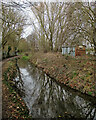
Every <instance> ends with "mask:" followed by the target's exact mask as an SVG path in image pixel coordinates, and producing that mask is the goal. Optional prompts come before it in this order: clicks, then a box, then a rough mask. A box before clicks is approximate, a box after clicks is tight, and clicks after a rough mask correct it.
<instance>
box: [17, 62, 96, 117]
mask: <svg viewBox="0 0 96 120" xmlns="http://www.w3.org/2000/svg"><path fill="white" fill-rule="evenodd" d="M22 63H23V62H22V61H19V67H20V68H18V70H19V71H20V72H19V73H20V75H18V76H17V78H16V81H17V79H18V80H19V82H20V83H21V84H20V85H21V86H22V87H21V89H23V91H24V93H25V96H23V99H24V100H25V103H26V104H27V106H28V108H29V110H30V114H31V115H32V117H33V118H37V117H40V118H41V117H47V118H48V117H49V118H50V117H51V118H52V117H58V116H62V117H75V118H94V119H95V117H96V106H95V105H94V104H93V103H92V101H89V100H88V99H87V98H86V96H85V97H82V96H80V95H78V94H77V92H76V93H75V92H74V91H72V90H70V89H68V88H67V87H61V86H60V85H58V84H57V83H56V82H54V80H52V79H51V78H50V77H48V76H47V75H46V74H44V73H43V72H42V71H41V70H39V69H38V68H36V67H35V66H34V65H30V64H29V63H23V64H22Z"/></svg>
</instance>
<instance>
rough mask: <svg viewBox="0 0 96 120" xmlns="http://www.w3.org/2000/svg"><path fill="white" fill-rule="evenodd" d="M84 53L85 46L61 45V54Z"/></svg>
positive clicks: (74, 54)
mask: <svg viewBox="0 0 96 120" xmlns="http://www.w3.org/2000/svg"><path fill="white" fill-rule="evenodd" d="M85 54H86V46H85V45H82V46H63V47H62V55H70V56H73V57H75V56H82V55H85Z"/></svg>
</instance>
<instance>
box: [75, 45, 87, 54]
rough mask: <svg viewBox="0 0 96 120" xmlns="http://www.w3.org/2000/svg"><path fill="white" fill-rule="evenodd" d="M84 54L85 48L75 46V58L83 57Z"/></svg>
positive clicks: (83, 46)
mask: <svg viewBox="0 0 96 120" xmlns="http://www.w3.org/2000/svg"><path fill="white" fill-rule="evenodd" d="M85 54H86V46H85V45H82V46H76V48H75V56H83V55H85Z"/></svg>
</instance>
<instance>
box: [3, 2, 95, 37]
mask: <svg viewBox="0 0 96 120" xmlns="http://www.w3.org/2000/svg"><path fill="white" fill-rule="evenodd" d="M2 1H4V2H11V1H15V2H17V3H20V4H23V3H25V2H26V1H31V2H56V1H59V2H77V1H78V0H2ZM79 1H80V0H79ZM82 1H83V2H88V1H89V2H94V1H95V0H82ZM22 14H23V15H24V16H26V18H27V21H26V24H31V23H32V19H33V21H34V22H37V21H36V18H35V16H34V14H33V13H32V10H31V8H30V7H28V6H27V7H26V8H25V9H23V11H22ZM32 31H33V27H32V25H28V26H25V27H24V33H23V35H22V36H23V37H24V38H26V37H27V36H28V35H30V34H31V33H32Z"/></svg>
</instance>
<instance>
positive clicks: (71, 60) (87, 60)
mask: <svg viewBox="0 0 96 120" xmlns="http://www.w3.org/2000/svg"><path fill="white" fill-rule="evenodd" d="M30 62H32V63H33V64H35V65H36V66H38V67H40V68H42V69H43V71H44V72H46V73H47V74H48V75H50V76H51V77H52V78H54V79H56V80H57V81H59V82H61V83H63V84H65V85H66V86H69V87H71V88H73V89H76V90H79V91H80V92H82V93H86V94H88V95H91V96H95V97H96V89H95V87H96V79H95V78H94V73H95V70H94V69H95V67H94V66H95V64H96V63H95V62H96V61H95V60H94V58H93V57H92V56H83V57H76V58H75V57H71V56H62V55H61V53H39V52H38V53H35V54H34V55H32V56H31V57H30Z"/></svg>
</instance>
